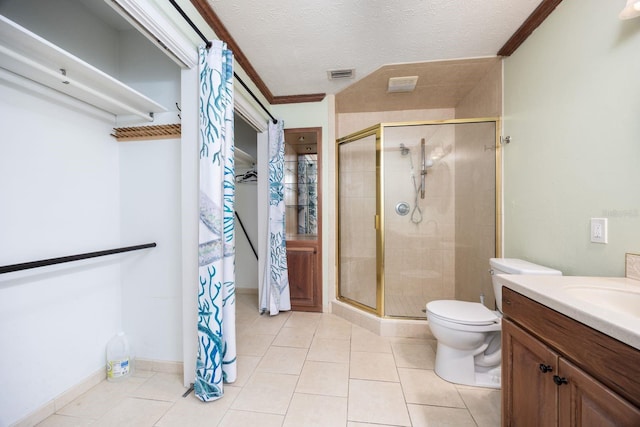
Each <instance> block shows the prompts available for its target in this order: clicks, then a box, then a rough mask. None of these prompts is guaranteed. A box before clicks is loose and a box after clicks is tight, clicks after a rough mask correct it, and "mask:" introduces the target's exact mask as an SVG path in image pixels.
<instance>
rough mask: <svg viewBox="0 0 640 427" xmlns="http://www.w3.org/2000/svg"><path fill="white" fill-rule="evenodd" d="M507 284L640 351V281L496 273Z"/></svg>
mask: <svg viewBox="0 0 640 427" xmlns="http://www.w3.org/2000/svg"><path fill="white" fill-rule="evenodd" d="M496 278H497V280H498V281H500V282H501V283H502V285H503V286H505V287H507V288H510V289H512V290H514V291H516V292H518V293H520V294H522V295H524V296H526V297H529V298H531V299H532V300H534V301H537V302H539V303H540V304H543V305H545V306H547V307H549V308H551V309H553V310H555V311H557V312H559V313H562V314H564V315H565V316H567V317H570V318H572V319H574V320H577V321H578V322H581V323H584V324H585V325H587V326H590V327H592V328H593V329H595V330H597V331H600V332H602V333H604V334H606V335H609V336H611V337H613V338H616V339H617V340H619V341H622V342H624V343H626V344H628V345H630V346H632V347H634V348H636V349H638V350H640V281H639V280H633V279H627V278H624V277H580V276H534V275H508V274H499V275H496Z"/></svg>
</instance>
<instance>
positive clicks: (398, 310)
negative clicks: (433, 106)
mask: <svg viewBox="0 0 640 427" xmlns="http://www.w3.org/2000/svg"><path fill="white" fill-rule="evenodd" d="M499 128H500V126H499V120H498V119H493V118H491V119H464V120H462V119H453V120H442V121H430V122H406V123H383V124H380V125H377V126H373V127H370V128H367V129H364V130H362V131H359V132H356V133H353V134H351V135H348V136H346V137H344V138H341V139H339V140H338V141H337V143H338V155H337V170H338V260H339V262H338V299H339V300H341V301H345V302H347V303H349V304H352V305H355V306H356V307H358V308H360V309H363V310H365V311H368V312H372V313H375V314H377V315H379V316H384V317H407V318H426V316H425V313H424V308H425V305H426V303H427V302H429V301H432V300H436V299H459V300H467V301H481V300H482V301H484V302H485V304H486V305H487V306H488V307H490V308H493V305H494V295H493V290H492V286H491V277H490V275H489V273H488V266H489V258H492V257H495V256H499V255H500V253H501V248H500V244H499V242H500V241H501V236H500V227H499V224H500V222H501V221H500V217H501V215H500V204H499V200H500V199H501V197H500V194H499V191H500V188H501V184H500V179H501V178H500V173H499V171H500V170H501V149H500V144H499V131H498V130H499Z"/></svg>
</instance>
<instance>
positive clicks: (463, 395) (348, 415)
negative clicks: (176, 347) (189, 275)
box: [39, 294, 500, 427]
mask: <svg viewBox="0 0 640 427" xmlns="http://www.w3.org/2000/svg"><path fill="white" fill-rule="evenodd" d="M256 299H257V298H256V296H255V295H245V294H241V295H238V300H237V331H238V336H237V346H238V379H237V381H236V382H235V383H234V384H232V385H225V395H224V397H223V398H222V399H220V400H217V401H215V402H210V403H202V402H200V401H199V400H198V399H197V398H196V397H194V396H193V393H192V394H190V395H189V396H188V397H186V398H183V397H182V394H183V393H184V392H185V388H184V387H183V386H182V376H181V375H177V374H166V373H159V372H150V371H137V372H136V373H135V375H134V376H132V377H131V378H129V379H127V380H126V381H124V382H118V383H112V382H106V381H103V382H101V383H100V384H98V385H97V386H95V387H94V388H92V389H91V390H89V391H88V392H87V393H85V394H83V395H82V396H80V397H79V398H77V399H76V400H74V401H72V402H71V403H69V404H68V405H66V406H64V407H62V408H61V409H60V410H59V411H58V412H56V413H55V414H54V415H52V416H50V417H49V418H47V419H46V420H44V421H43V422H42V423H40V424H39V426H42V427H52V426H85V425H91V426H118V427H122V426H134V427H139V426H160V427H170V426H179V427H188V426H198V427H200V426H224V427H232V426H241V427H246V426H260V427H270V426H285V427H289V426H295V427H305V426H327V427H336V426H346V427H365V426H371V427H374V426H375V427H384V426H413V427H418V426H420V427H421V426H456V427H464V426H480V427H484V426H486V427H494V426H499V425H500V391H498V390H491V389H484V388H474V387H466V386H456V385H453V384H450V383H447V382H445V381H443V380H441V379H440V378H439V377H438V376H436V375H435V373H434V372H433V363H434V360H435V342H434V341H431V340H422V339H409V338H385V337H380V336H377V335H375V334H373V333H371V332H369V331H367V330H365V329H363V328H361V327H359V326H356V325H353V324H351V323H349V322H347V321H346V320H343V319H341V318H339V317H337V316H335V315H331V314H320V313H301V312H293V313H281V314H280V315H278V316H274V317H268V316H260V315H258V313H257V304H256V302H255V300H256Z"/></svg>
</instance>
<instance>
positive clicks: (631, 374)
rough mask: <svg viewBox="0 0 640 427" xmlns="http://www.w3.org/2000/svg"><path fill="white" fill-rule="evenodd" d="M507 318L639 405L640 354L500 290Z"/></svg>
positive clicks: (538, 304)
mask: <svg viewBox="0 0 640 427" xmlns="http://www.w3.org/2000/svg"><path fill="white" fill-rule="evenodd" d="M502 308H503V311H504V315H505V317H506V318H508V319H510V320H511V321H512V322H514V323H516V324H518V325H520V326H521V327H522V328H524V329H525V330H527V331H529V332H530V333H531V334H532V335H535V336H536V337H537V338H538V339H540V340H541V341H543V342H545V343H546V344H547V345H548V346H549V347H551V348H553V349H554V350H555V351H557V352H558V353H560V354H562V355H563V356H564V357H566V358H567V359H568V360H570V361H572V362H573V363H574V364H575V365H577V366H578V367H580V368H581V369H583V370H584V371H585V372H587V373H589V374H590V375H591V376H593V377H594V378H596V379H597V380H599V381H600V382H602V383H603V384H605V385H606V386H607V387H609V388H611V389H612V390H613V391H615V392H616V393H618V394H619V395H621V396H623V397H624V398H625V399H627V400H629V401H630V402H631V403H633V404H634V405H636V406H640V351H638V350H637V349H635V348H633V347H631V346H629V345H627V344H624V343H622V342H620V341H618V340H616V339H614V338H611V337H609V336H607V335H605V334H603V333H601V332H599V331H596V330H595V329H592V328H591V327H589V326H586V325H584V324H582V323H580V322H577V321H575V320H573V319H571V318H569V317H567V316H565V315H563V314H561V313H558V312H557V311H554V310H552V309H550V308H549V307H546V306H544V305H542V304H540V303H538V302H536V301H533V300H532V299H529V298H527V297H525V296H523V295H521V294H519V293H517V292H515V291H513V290H511V289H509V288H503V289H502Z"/></svg>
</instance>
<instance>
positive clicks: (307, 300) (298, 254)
mask: <svg viewBox="0 0 640 427" xmlns="http://www.w3.org/2000/svg"><path fill="white" fill-rule="evenodd" d="M318 258H319V254H318V249H317V246H316V244H315V242H309V243H306V244H305V242H304V241H291V242H287V267H288V269H289V291H290V294H291V309H292V310H294V311H317V312H321V311H322V289H321V283H320V281H319V280H318V277H319V271H318V265H319V262H318V261H319V260H318Z"/></svg>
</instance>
